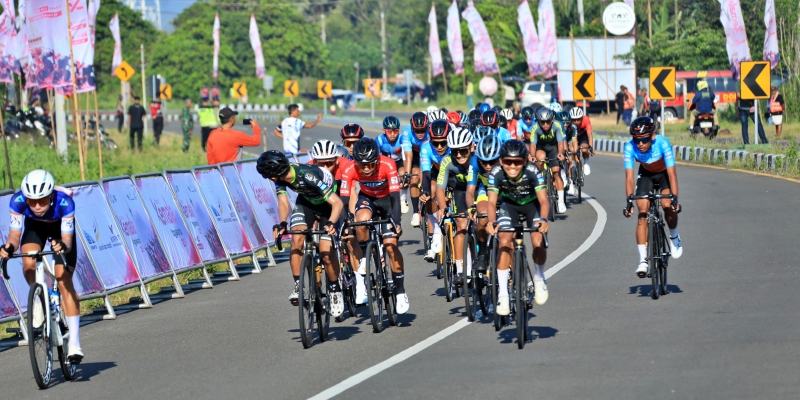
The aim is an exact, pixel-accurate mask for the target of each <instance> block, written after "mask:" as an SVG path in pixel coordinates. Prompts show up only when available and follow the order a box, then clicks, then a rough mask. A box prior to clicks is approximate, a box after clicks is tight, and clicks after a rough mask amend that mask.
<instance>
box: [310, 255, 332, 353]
mask: <svg viewBox="0 0 800 400" xmlns="http://www.w3.org/2000/svg"><path fill="white" fill-rule="evenodd" d="M318 261H319V260H318ZM325 272H326V271H325V269H324V268H322V266H321V265H317V267H316V272H315V273H316V275H317V277H318V280H317V296H316V298H317V301H316V302H315V304H316V306H315V307H316V309H315V310H314V313H315V314H316V315H317V334H318V335H319V341H320V342H324V341H326V340H328V330H329V329H330V327H331V312H330V311H331V305H330V300H331V298H330V293H329V291H328V275H327V274H326V273H325Z"/></svg>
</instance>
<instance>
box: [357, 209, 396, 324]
mask: <svg viewBox="0 0 800 400" xmlns="http://www.w3.org/2000/svg"><path fill="white" fill-rule="evenodd" d="M381 224H390V225H391V227H392V228H391V229H392V232H393V233H395V234H397V228H396V225H395V223H394V221H393V220H392V219H391V218H389V219H385V220H373V221H363V222H348V223H346V224H345V226H347V227H357V226H366V227H369V241H367V251H366V253H364V257H366V260H367V275H366V277H365V281H364V284H365V285H366V287H367V304H368V305H369V318H370V321H371V322H372V330H373V331H374V332H375V333H381V332H383V329H384V328H385V327H386V324H385V322H384V316H385V317H386V319H387V320H388V322H389V325H391V326H397V307H396V304H397V298H396V295H397V293H395V287H394V283H393V281H392V278H391V276H392V274H391V270H390V269H389V267H388V265H387V263H386V260H385V257H384V255H383V246H382V245H381V244H382V243H383V231H382V230H380V229H377V228H375V226H376V225H381Z"/></svg>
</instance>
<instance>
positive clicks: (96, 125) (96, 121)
mask: <svg viewBox="0 0 800 400" xmlns="http://www.w3.org/2000/svg"><path fill="white" fill-rule="evenodd" d="M92 93H94V137H96V138H97V157H98V159H99V161H100V179H103V146H101V145H100V110H99V109H98V108H97V89H95V90H93V91H92Z"/></svg>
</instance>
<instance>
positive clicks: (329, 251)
mask: <svg viewBox="0 0 800 400" xmlns="http://www.w3.org/2000/svg"><path fill="white" fill-rule="evenodd" d="M325 222H327V218H325V217H321V218H320V220H319V226H324V225H325ZM319 254H320V256H321V257H322V264H323V265H324V266H325V273H326V274H327V275H328V282H330V286H331V291H334V292H338V291H341V288H339V272H340V271H339V255H338V254H337V253H336V251H335V250H334V248H333V242H332V241H331V237H330V236H328V235H320V237H319Z"/></svg>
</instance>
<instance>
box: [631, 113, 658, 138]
mask: <svg viewBox="0 0 800 400" xmlns="http://www.w3.org/2000/svg"><path fill="white" fill-rule="evenodd" d="M655 131H656V122H655V121H653V119H652V118H650V117H639V118H636V119H635V120H633V122H631V136H639V135H649V134H651V133H653V132H655Z"/></svg>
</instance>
